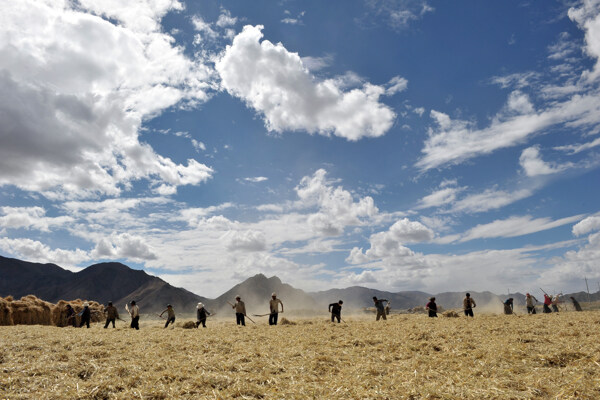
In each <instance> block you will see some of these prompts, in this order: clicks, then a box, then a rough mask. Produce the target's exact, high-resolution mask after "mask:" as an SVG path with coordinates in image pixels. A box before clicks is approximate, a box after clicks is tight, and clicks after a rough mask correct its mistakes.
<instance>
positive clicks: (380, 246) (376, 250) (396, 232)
mask: <svg viewBox="0 0 600 400" xmlns="http://www.w3.org/2000/svg"><path fill="white" fill-rule="evenodd" d="M434 236H435V234H434V233H433V231H432V230H431V229H429V228H427V227H426V226H425V225H423V224H421V223H420V222H416V221H410V220H409V219H408V218H404V219H401V220H399V221H397V222H396V223H394V224H393V225H392V226H391V227H390V228H389V229H388V230H387V231H384V232H379V233H376V234H373V235H371V237H370V238H369V242H370V244H371V247H370V248H369V249H368V250H367V251H365V252H364V253H363V251H362V249H359V248H356V247H355V248H353V249H352V251H351V252H350V256H349V257H348V258H347V259H346V261H347V262H349V263H351V264H362V263H365V262H367V261H372V260H379V259H396V258H405V257H409V256H412V255H414V253H413V252H412V250H410V249H409V248H408V247H405V246H404V245H403V244H405V243H414V242H426V241H430V240H432V239H433V238H434Z"/></svg>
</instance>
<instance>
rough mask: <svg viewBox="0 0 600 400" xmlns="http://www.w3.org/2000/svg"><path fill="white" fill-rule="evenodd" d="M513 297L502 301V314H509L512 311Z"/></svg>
mask: <svg viewBox="0 0 600 400" xmlns="http://www.w3.org/2000/svg"><path fill="white" fill-rule="evenodd" d="M513 302H514V299H513V298H512V297H511V298H509V299H507V300H506V301H505V302H504V314H506V315H510V314H512V313H513V311H514V305H513Z"/></svg>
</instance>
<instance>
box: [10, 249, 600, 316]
mask: <svg viewBox="0 0 600 400" xmlns="http://www.w3.org/2000/svg"><path fill="white" fill-rule="evenodd" d="M273 292H275V293H277V297H279V298H280V299H281V300H282V301H283V303H284V306H285V310H286V311H287V310H290V311H296V312H299V311H302V310H305V311H309V310H318V311H320V312H326V310H327V305H328V304H330V303H333V302H337V301H338V300H340V299H341V300H343V301H344V309H345V310H347V311H351V310H362V309H364V308H367V307H372V306H373V300H372V298H373V296H376V297H378V298H384V299H387V300H389V301H390V302H391V306H392V309H395V310H402V309H408V308H413V307H416V306H424V305H425V304H426V303H427V301H428V299H429V297H431V296H432V295H431V294H429V293H425V292H419V291H404V292H398V293H392V292H385V291H381V290H376V289H369V288H365V287H360V286H352V287H349V288H345V289H330V290H326V291H321V292H313V293H307V292H304V291H303V290H300V289H296V288H294V287H292V286H290V285H288V284H286V283H283V282H281V280H280V279H279V278H277V277H276V276H273V277H271V278H267V277H266V276H265V275H263V274H258V275H255V276H253V277H251V278H248V279H246V280H245V281H243V282H241V283H239V284H237V285H235V286H234V287H233V288H231V289H230V290H228V291H227V292H225V293H223V294H222V295H221V296H219V297H217V298H216V299H208V298H205V297H200V296H198V295H196V294H194V293H192V292H190V291H188V290H185V289H182V288H176V287H174V286H171V285H170V284H168V283H167V282H165V281H163V280H162V279H160V278H157V277H155V276H152V275H148V274H147V273H146V272H144V271H141V270H135V269H131V268H129V267H128V266H126V265H123V264H121V263H113V262H108V263H100V264H95V265H92V266H89V267H87V268H85V269H83V270H82V271H80V272H77V273H74V272H71V271H67V270H65V269H62V268H60V267H59V266H57V265H55V264H38V263H30V262H26V261H21V260H17V259H13V258H6V257H2V256H0V296H7V295H12V296H13V297H15V298H20V297H22V296H26V295H28V294H33V295H36V296H37V297H39V298H41V299H43V300H46V301H50V302H53V303H55V302H57V301H59V300H73V299H77V298H80V299H86V300H95V301H98V302H100V303H103V304H106V303H107V302H108V301H112V302H113V303H114V304H115V305H117V306H118V307H119V309H120V310H122V309H123V306H124V305H125V303H127V302H129V301H131V300H136V301H137V302H138V303H139V304H140V308H141V310H142V312H143V313H154V312H159V311H162V310H163V309H164V308H165V306H166V304H168V303H170V304H172V305H173V307H174V308H175V310H177V311H178V312H179V313H181V312H193V311H194V310H195V308H196V304H197V303H198V302H203V303H204V304H206V305H207V308H208V309H209V310H211V311H218V312H219V314H221V315H224V316H227V315H229V314H231V315H232V316H233V310H232V309H231V307H230V306H229V305H228V304H227V303H228V302H229V303H233V302H234V301H235V296H236V295H240V296H241V297H242V299H243V300H244V302H245V303H246V309H247V312H248V314H253V313H257V314H264V313H267V312H268V311H269V309H268V301H269V299H270V298H271V293H273ZM470 293H471V295H472V297H473V298H474V299H475V301H476V302H477V306H478V310H482V311H491V312H502V302H503V301H504V300H505V299H506V298H508V297H513V298H514V299H515V305H516V306H523V305H524V304H525V296H524V295H523V294H521V293H514V294H510V295H500V296H498V295H496V294H494V293H491V292H475V291H471V292H470ZM464 295H465V292H445V293H439V294H436V295H435V297H436V299H437V303H438V305H440V306H442V307H443V308H445V309H450V308H461V307H462V300H463V298H464ZM569 296H573V297H575V298H576V299H577V300H579V301H580V302H587V301H588V294H587V293H585V292H579V293H574V294H565V295H564V299H563V300H564V301H565V302H567V303H569V299H568V297H569ZM538 300H543V298H542V297H541V296H538ZM590 300H591V301H598V300H600V292H598V293H593V294H592V295H591V296H590Z"/></svg>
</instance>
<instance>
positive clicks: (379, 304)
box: [373, 296, 388, 321]
mask: <svg viewBox="0 0 600 400" xmlns="http://www.w3.org/2000/svg"><path fill="white" fill-rule="evenodd" d="M387 302H388V301H387V300H386V299H378V298H377V297H376V296H373V303H375V310H376V311H377V317H376V318H375V321H379V318H383V319H384V320H386V319H387V317H386V316H385V306H384V305H383V303H387Z"/></svg>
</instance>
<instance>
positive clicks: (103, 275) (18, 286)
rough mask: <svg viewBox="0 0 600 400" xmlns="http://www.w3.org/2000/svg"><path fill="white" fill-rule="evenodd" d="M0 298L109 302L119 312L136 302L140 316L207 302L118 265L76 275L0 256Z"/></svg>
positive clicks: (54, 266)
mask: <svg viewBox="0 0 600 400" xmlns="http://www.w3.org/2000/svg"><path fill="white" fill-rule="evenodd" d="M0 277H2V278H1V279H0V296H7V295H12V296H13V297H15V298H20V297H22V296H26V295H28V294H34V295H36V296H37V297H39V298H41V299H43V300H46V301H50V302H52V303H56V302H57V301H59V300H74V299H85V300H95V301H97V302H99V303H101V304H106V303H107V302H109V301H112V302H113V303H114V304H115V306H117V307H118V309H119V310H122V309H123V307H124V306H125V304H126V303H128V302H129V301H131V300H136V301H137V302H138V303H140V308H141V310H142V312H157V311H162V310H164V309H165V306H166V304H167V303H171V304H172V305H173V307H174V308H175V309H180V310H183V309H186V310H187V309H190V310H191V309H194V308H195V307H196V304H197V303H198V302H207V301H208V299H206V298H204V297H200V296H198V295H195V294H194V293H192V292H190V291H187V290H185V289H182V288H176V287H174V286H171V285H169V284H168V283H167V282H165V281H163V280H162V279H160V278H157V277H155V276H152V275H148V274H147V273H146V272H144V271H140V270H135V269H131V268H129V267H128V266H126V265H123V264H121V263H100V264H95V265H92V266H89V267H87V268H85V269H83V270H82V271H80V272H76V273H74V272H71V271H67V270H65V269H62V268H60V267H59V266H57V265H54V264H38V263H30V262H26V261H21V260H17V259H13V258H6V257H2V256H0Z"/></svg>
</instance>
